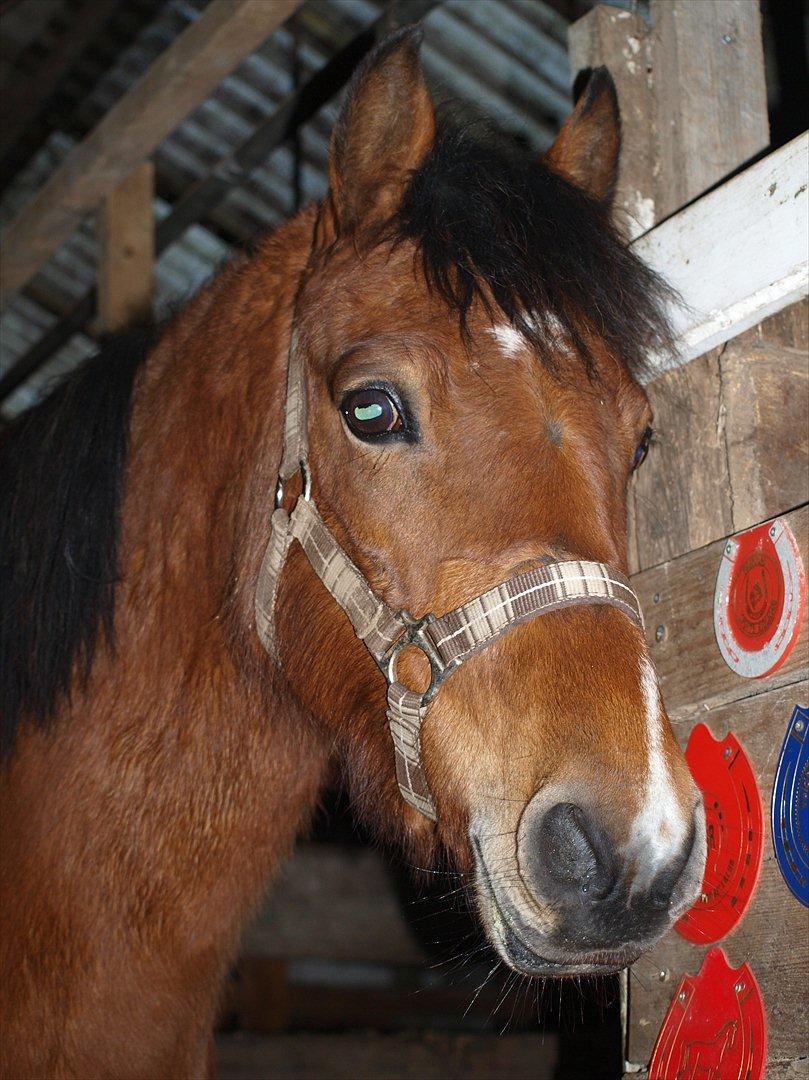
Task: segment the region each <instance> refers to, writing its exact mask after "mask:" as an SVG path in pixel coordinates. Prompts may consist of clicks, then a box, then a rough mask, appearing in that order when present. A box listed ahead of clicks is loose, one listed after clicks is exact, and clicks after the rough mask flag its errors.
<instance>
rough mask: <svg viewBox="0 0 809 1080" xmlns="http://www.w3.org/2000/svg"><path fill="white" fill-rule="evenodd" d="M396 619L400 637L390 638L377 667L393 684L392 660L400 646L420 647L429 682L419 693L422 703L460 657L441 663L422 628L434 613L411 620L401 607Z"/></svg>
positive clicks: (401, 647) (427, 623)
mask: <svg viewBox="0 0 809 1080" xmlns="http://www.w3.org/2000/svg"><path fill="white" fill-rule="evenodd" d="M396 618H397V619H399V621H400V622H401V623H402V624H403V627H404V629H403V631H402V634H401V636H400V637H398V638H397V639H396V641H394V643H393V645H392V646H391V647H390V649H389V650H388V652H387V653H386V654H385V655H384V656H383V657H382V658H381V659H380V660H379V661H378V664H379V668H380V670H381V672H382V674H383V675H384V676H385V678H386V679H387V680H388V683H389V684H390V683H394V682H396V681H397V679H396V660H397V658H398V656H399V653H400V652H401V651H402V649H406V648H408V647H409V646H411V645H413V646H415V647H416V648H417V649H421V651H422V652H423V653H424V655H425V656H426V657H427V661H428V663H429V665H430V685H429V686H428V687H427V689H426V690H425V691H424V693H423V694H422V695H421V698H422V701H423V702H424V704H425V705H426V704H427V703H428V702H430V701H432V700H433V698H434V697H435V695H436V694H437V693H438V689H439V687H440V686H441V684H442V683H443V682H444V680H445V679H446V678H447V677H448V676H449V675H451V674H452V672H453V671H454V670H455V668H456V667H458V665H459V663H460V660H452V661H451V662H450V663H449V664H445V663H444V661H443V660H442V659H441V656H440V655H439V653H438V650H437V649H436V647H435V645H433V643H432V641H431V640H430V638H429V637H428V636H427V633H426V629H427V627H428V626H429V625H430V623H433V622H435V615H433V614H427V615H424V616H423V617H422V618H421V619H414V618H413V616H412V615H411V614H410V612H409V611H404V610H403V611H397V612H396ZM414 693H418V691H414Z"/></svg>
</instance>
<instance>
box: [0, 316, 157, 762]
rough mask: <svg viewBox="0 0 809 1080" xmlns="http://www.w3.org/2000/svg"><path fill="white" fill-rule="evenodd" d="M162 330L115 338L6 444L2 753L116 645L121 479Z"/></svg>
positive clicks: (0, 491) (2, 476) (0, 633)
mask: <svg viewBox="0 0 809 1080" xmlns="http://www.w3.org/2000/svg"><path fill="white" fill-rule="evenodd" d="M154 336H155V335H154V331H153V330H151V329H149V330H145V329H139V330H136V331H133V332H131V333H128V334H126V335H123V336H121V337H120V338H115V339H111V340H110V341H109V342H108V343H107V344H106V345H105V346H104V347H103V348H102V349H101V351H100V352H99V354H98V355H97V356H96V357H94V358H93V360H91V361H90V362H89V363H88V364H86V365H85V366H83V367H82V368H81V370H80V371H78V372H77V373H76V374H75V375H73V376H71V377H70V378H69V379H68V380H67V381H66V382H65V383H64V384H63V385H62V386H60V387H59V388H58V389H57V390H56V391H55V392H54V393H53V394H52V395H51V396H50V397H49V398H48V399H47V400H46V401H44V402H43V403H42V404H41V405H39V406H37V407H36V408H35V409H32V410H31V411H30V412H29V413H26V414H25V415H24V416H22V417H21V418H20V419H19V420H18V421H16V422H15V424H14V425H13V426H12V427H11V428H10V429H9V431H8V432H6V433H5V434H4V436H3V440H2V444H1V445H0V604H1V605H2V607H0V749H2V752H3V754H7V753H8V752H10V750H11V748H12V746H13V744H14V738H15V735H16V732H17V729H18V726H19V723H20V721H21V720H22V719H23V717H26V718H28V717H30V718H31V719H32V720H34V721H35V722H37V723H40V724H42V723H44V722H45V720H47V718H48V717H49V716H50V714H51V713H52V712H53V709H54V706H55V704H56V702H57V700H58V698H59V697H60V696H61V695H63V694H65V693H67V692H68V690H69V689H70V684H71V681H72V678H73V675H74V672H77V673H78V674H79V676H80V677H84V678H86V677H87V675H88V673H89V670H90V665H91V663H92V659H93V653H94V650H95V647H96V644H97V642H98V637H99V634H100V633H101V632H102V631H103V633H104V634H105V635H106V637H107V640H108V641H110V642H111V641H112V615H113V599H114V592H115V583H116V578H117V547H118V525H119V507H120V494H121V480H122V475H123V470H124V464H125V461H126V453H127V444H128V434H129V409H130V401H131V397H132V387H133V382H134V378H135V374H136V372H137V370H138V366H139V365H140V363H141V361H142V360H143V358H144V357H145V355H146V353H147V352H148V349H149V346H150V344H151V342H152V340H153V338H154Z"/></svg>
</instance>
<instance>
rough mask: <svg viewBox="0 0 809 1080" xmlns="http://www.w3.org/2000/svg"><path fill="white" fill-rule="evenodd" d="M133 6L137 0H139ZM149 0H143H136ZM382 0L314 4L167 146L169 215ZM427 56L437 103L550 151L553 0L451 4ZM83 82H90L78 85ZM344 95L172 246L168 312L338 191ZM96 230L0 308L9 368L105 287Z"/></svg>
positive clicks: (556, 62)
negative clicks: (265, 235)
mask: <svg viewBox="0 0 809 1080" xmlns="http://www.w3.org/2000/svg"><path fill="white" fill-rule="evenodd" d="M128 2H129V0H128ZM135 2H137V0H135ZM204 7H205V0H167V2H166V3H165V4H164V5H163V6H162V7H161V8H160V9H159V11H158V14H157V16H156V17H155V18H154V19H153V20H152V21H151V22H149V23H148V24H147V25H146V26H145V28H144V29H143V30H142V31H141V33H140V34H139V35H138V36H137V38H136V39H135V41H134V42H133V43H132V44H131V45H130V46H129V47H128V48H126V49H125V50H124V51H123V52H122V53H121V54H120V56H119V57H118V59H117V61H116V62H115V64H114V65H113V67H112V68H111V70H110V71H109V72H108V73H107V75H106V76H104V77H103V78H101V79H100V81H98V83H97V85H95V87H94V88H93V90H92V92H90V93H89V94H86V95H84V96H83V97H82V98H81V99H80V100H79V101H78V102H77V104H76V108H75V110H74V112H73V114H72V116H71V120H70V124H69V125H68V126H69V127H70V128H71V131H64V130H61V131H57V132H55V133H53V134H52V135H51V136H50V138H49V139H48V141H47V143H46V145H45V146H43V147H42V148H41V150H40V151H39V153H38V154H37V155H36V157H35V158H34V159H33V160H32V161H31V162H30V163H29V165H28V166H27V167H26V168H25V169H24V170H23V171H22V172H21V173H20V174H18V175H17V176H16V177H15V179H14V181H13V183H12V184H11V185H10V186H9V187H8V188H7V190H6V192H5V193H4V197H3V200H2V203H0V221H2V222H3V223H6V222H8V221H9V220H10V219H11V218H12V217H14V215H15V214H16V213H18V212H19V210H20V209H21V208H22V207H23V206H24V205H25V203H26V202H27V201H28V200H29V199H30V197H31V196H32V194H33V193H34V192H35V191H36V190H37V189H38V188H39V187H40V186H41V185H42V184H43V183H44V181H45V180H46V178H47V177H48V175H49V174H50V173H51V172H52V171H53V170H54V168H55V167H56V166H57V165H58V164H59V163H60V162H61V161H63V160H64V159H65V157H66V156H67V155H68V153H69V152H70V150H71V149H72V147H73V146H74V145H75V143H76V141H78V139H79V138H81V137H82V136H83V134H85V133H86V132H88V131H89V130H91V129H92V128H93V127H94V126H95V124H96V123H97V122H98V120H99V119H100V118H101V117H102V116H103V115H104V113H106V112H107V111H108V110H109V108H110V107H111V106H112V105H113V104H114V103H115V102H116V101H117V100H118V99H119V98H120V97H121V96H122V95H123V94H124V93H125V92H126V90H127V89H128V88H129V87H130V86H131V85H132V83H133V82H134V81H135V79H137V78H138V77H139V76H140V75H141V74H142V73H143V72H144V71H146V69H147V68H148V67H149V65H150V64H151V63H152V62H153V61H154V60H155V59H156V57H157V56H158V55H159V54H160V53H161V52H162V51H163V50H164V49H165V48H166V47H167V46H168V45H169V44H170V43H171V42H172V41H173V40H174V39H175V38H176V37H177V36H178V35H179V34H180V33H182V31H183V30H184V29H185V28H186V26H188V24H189V23H191V22H192V21H194V20H195V19H196V18H198V16H199V13H200V11H201V10H202V9H203V8H204ZM383 10H384V3H383V2H382V0H309V2H308V3H307V4H305V5H304V7H303V8H301V9H300V10H299V12H298V13H296V15H295V16H294V17H293V19H291V20H289V21H288V22H287V23H286V24H285V25H284V26H283V27H281V28H279V29H278V30H277V31H276V32H275V33H274V34H273V35H272V37H271V38H269V39H268V41H267V42H265V44H264V45H263V46H262V48H261V49H260V50H258V51H257V52H256V53H255V54H254V55H252V56H251V57H249V58H248V59H247V60H246V61H245V62H244V63H243V64H241V65H240V66H239V68H238V69H237V71H236V72H235V73H234V74H232V75H231V76H229V77H228V78H226V79H225V80H224V81H223V83H222V84H221V85H220V86H219V87H218V89H217V90H216V92H215V93H214V94H213V95H212V96H211V97H210V98H209V99H208V100H207V101H205V102H204V103H203V104H202V105H200V106H199V108H198V109H196V110H195V112H194V113H193V114H192V115H191V116H189V117H188V118H187V119H186V120H185V121H184V122H183V123H182V124H181V125H180V126H179V127H178V128H177V129H176V130H175V132H174V133H173V134H172V135H171V136H170V137H169V138H167V139H166V140H165V141H164V142H163V143H162V144H161V146H160V147H159V148H158V150H157V153H156V155H155V166H156V178H157V192H158V196H159V197H158V198H157V199H156V205H155V212H156V216H157V217H158V219H160V218H161V217H163V216H165V215H166V214H167V213H168V212H169V210H170V204H169V202H167V201H166V200H167V199H171V200H173V199H176V198H177V197H178V196H179V194H180V193H181V192H182V191H183V190H184V189H185V188H187V187H188V185H189V184H191V183H192V182H193V181H195V180H197V179H199V178H200V177H202V176H204V175H205V174H206V173H207V172H208V171H209V170H210V169H211V167H212V166H214V165H215V164H216V163H217V162H218V161H219V159H220V158H222V157H223V156H226V155H227V154H228V153H229V152H230V151H232V150H233V149H234V148H235V147H236V146H238V145H239V143H240V142H242V141H243V140H244V139H245V138H246V137H247V136H248V135H249V134H250V133H251V131H252V130H253V128H254V127H255V125H256V124H257V123H259V122H260V121H261V120H263V119H264V118H266V117H268V116H270V115H272V113H273V112H274V111H275V109H276V108H277V106H278V104H279V103H280V102H281V100H282V99H283V98H284V96H285V95H286V94H288V93H290V92H291V91H292V90H293V89H294V86H295V79H297V81H298V85H299V84H300V82H302V81H305V80H306V79H307V78H308V77H309V76H310V75H311V74H312V73H313V72H314V71H316V70H317V69H319V68H320V67H321V66H322V65H323V64H324V63H325V62H326V60H327V59H328V58H329V57H330V56H331V55H333V54H334V53H335V52H336V51H337V50H339V49H340V48H341V47H342V46H343V45H344V44H346V43H347V41H348V40H350V39H351V38H352V37H353V36H354V35H356V34H357V33H358V32H360V31H361V30H363V29H365V28H366V27H368V26H369V25H370V24H371V23H373V22H374V21H375V20H376V19H377V18H378V17H379V16H380V14H381V13H382V12H383ZM424 30H425V39H424V45H423V49H422V58H423V62H424V66H425V70H426V73H427V77H428V80H429V82H430V84H431V87H432V88H433V91H434V93H435V96H436V98H437V99H439V100H441V99H445V98H454V99H458V100H460V101H461V102H464V103H466V104H468V105H472V106H474V107H475V108H477V109H479V110H481V111H483V112H485V113H487V114H489V115H490V116H492V117H493V118H494V119H496V120H498V121H499V122H500V123H502V124H504V125H506V126H507V127H509V128H510V129H512V130H517V131H519V132H521V133H522V135H523V136H524V137H525V138H526V139H527V140H528V141H529V142H530V143H531V144H533V145H534V146H536V147H537V148H542V147H544V146H546V145H547V144H548V143H549V142H550V141H551V139H552V137H553V135H554V132H555V131H556V130H557V128H558V125H559V123H560V121H561V120H562V118H563V117H564V116H565V115H566V113H567V112H568V111H569V108H570V94H569V74H568V61H567V52H566V46H565V37H566V30H567V24H566V21H565V19H564V18H563V17H562V16H560V15H559V13H558V12H557V11H555V10H554V9H553V8H552V7H550V6H549V5H547V4H545V3H543V2H542V0H445V2H444V3H443V4H441V5H440V6H439V7H437V8H435V9H434V10H433V11H432V12H431V13H430V14H429V15H428V16H427V18H426V20H425V23H424ZM80 83H81V80H79V84H80ZM338 108H339V101H338V100H335V101H332V102H331V103H329V104H328V105H327V106H325V107H324V108H323V109H322V110H321V111H320V113H319V114H318V115H317V116H316V117H314V118H313V120H312V121H311V122H309V123H308V124H306V125H305V126H304V127H303V128H302V130H301V132H300V136H299V140H298V143H299V155H300V156H299V157H298V158H296V155H295V153H294V152H293V148H292V147H290V146H281V147H279V148H278V149H277V150H275V151H274V152H273V153H272V154H271V155H270V156H269V158H268V159H267V160H266V161H265V162H264V163H263V164H262V165H261V166H260V167H258V168H256V169H255V170H254V171H253V172H252V173H251V175H250V176H249V177H248V178H247V180H246V181H245V182H244V183H243V184H242V185H241V186H239V187H237V188H234V189H233V190H231V192H230V193H229V194H228V195H227V197H226V198H225V199H224V201H223V202H222V203H221V204H220V205H219V206H218V207H217V208H216V210H215V211H214V212H213V213H212V214H211V215H210V218H209V220H208V221H206V224H205V226H201V225H199V226H194V227H192V228H191V229H189V230H188V231H187V232H186V233H185V235H184V236H183V238H182V239H181V240H180V241H179V242H177V243H176V244H174V245H173V247H171V248H170V249H169V250H168V251H166V252H165V253H164V254H163V255H162V257H161V258H160V259H159V260H158V263H157V266H156V300H157V311H158V314H160V312H161V310H165V309H166V308H168V307H172V308H173V307H175V306H176V305H177V303H178V301H182V300H184V299H186V298H187V297H188V296H190V295H191V294H192V293H193V292H194V291H196V289H197V288H198V287H199V285H200V284H201V283H202V282H204V281H205V280H206V279H207V278H209V277H210V276H211V275H212V274H213V273H214V272H215V270H216V268H217V267H218V266H219V265H220V263H221V262H222V260H223V259H225V258H227V256H228V254H229V252H230V251H231V250H232V245H233V243H237V242H243V241H246V240H248V239H250V238H251V237H254V236H256V235H257V234H259V233H260V232H262V231H264V230H266V229H268V228H272V227H273V226H275V225H277V224H278V222H279V221H282V220H283V219H284V218H285V217H286V216H288V215H289V214H290V213H291V212H293V211H294V209H295V198H296V170H297V185H298V188H299V191H300V194H301V196H302V200H303V202H309V201H311V200H313V199H318V198H320V197H321V196H322V195H323V193H324V192H325V189H326V161H327V152H328V137H329V132H330V130H331V126H332V124H333V122H334V119H335V117H336V115H337V111H338ZM93 231H94V225H93V222H92V220H88V221H87V222H85V224H84V225H83V226H82V228H81V229H80V230H79V231H78V232H77V233H76V234H75V235H74V236H73V237H72V238H71V239H70V240H69V241H68V242H67V243H65V244H64V245H63V246H62V247H61V248H60V249H59V251H58V252H57V253H56V255H55V256H54V257H53V259H51V260H50V262H49V263H48V264H47V265H46V266H45V267H43V269H42V270H41V271H40V272H39V273H38V274H37V275H36V277H35V279H34V280H33V281H32V283H31V285H30V287H29V289H28V290H27V295H25V296H18V297H16V298H15V299H13V300H12V302H11V303H10V304H9V306H8V307H7V308H6V310H5V311H4V312H3V313H2V315H1V316H0V344H2V357H0V365H2V370H7V369H8V367H10V366H11V365H13V363H14V362H15V360H17V358H18V357H20V356H21V355H23V354H24V353H25V351H26V350H27V349H28V348H29V347H30V346H31V345H32V344H34V342H36V341H37V340H38V339H39V337H40V336H41V335H42V334H43V333H44V332H45V331H46V330H47V329H49V328H50V327H51V326H52V325H54V323H55V322H56V321H58V315H59V314H60V313H63V312H65V311H66V310H68V309H69V308H70V306H71V305H72V304H73V303H75V301H77V300H78V299H80V298H81V297H82V295H83V294H84V293H85V291H86V290H87V289H88V288H89V287H90V286H92V285H93V284H94V282H95V267H96V243H95V238H94V234H93ZM92 349H93V342H92V341H91V340H90V339H89V338H87V337H85V336H84V335H75V336H74V337H73V339H72V340H71V341H70V343H69V344H68V345H67V346H66V347H64V348H63V349H62V350H60V352H59V353H58V354H57V355H56V356H55V357H53V358H52V360H51V361H50V362H49V363H48V364H47V365H46V367H45V368H43V369H42V370H41V371H40V372H39V373H38V374H37V375H36V376H34V377H33V378H32V379H31V380H29V382H28V383H27V384H25V385H24V386H22V387H20V389H19V390H18V391H17V393H16V394H15V395H14V396H13V397H12V398H11V399H10V400H9V401H8V402H7V403H6V405H5V408H4V412H5V414H6V415H11V414H13V413H14V412H18V411H20V410H21V409H24V408H26V407H27V406H28V405H29V404H30V403H32V402H33V401H34V400H36V399H37V397H38V396H39V395H40V394H41V392H42V388H43V387H44V386H46V385H47V384H50V383H51V382H52V380H53V379H54V377H56V376H58V375H59V374H60V373H62V372H64V371H65V370H67V369H69V368H70V367H72V366H73V365H74V364H75V363H77V362H78V361H79V360H81V359H82V358H83V357H84V356H86V355H88V353H89V352H91V351H92Z"/></svg>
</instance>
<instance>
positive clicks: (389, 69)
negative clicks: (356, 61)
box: [329, 27, 435, 234]
mask: <svg viewBox="0 0 809 1080" xmlns="http://www.w3.org/2000/svg"><path fill="white" fill-rule="evenodd" d="M420 42H421V32H420V30H419V29H418V28H415V27H405V28H404V29H402V30H398V31H396V33H394V34H391V35H390V37H388V38H386V39H385V41H383V42H382V43H381V44H380V45H378V46H377V48H376V49H374V51H373V52H372V53H371V54H370V55H369V56H367V57H366V58H365V60H364V61H363V63H362V64H361V65H360V67H359V68H358V69H357V71H356V72H355V74H354V77H353V78H352V80H351V84H350V85H349V88H348V92H347V95H346V100H345V104H344V105H343V111H342V113H341V115H340V119H339V120H338V121H337V124H336V125H335V127H334V131H333V132H332V137H331V150H330V155H329V183H330V196H329V205H330V209H331V214H332V216H333V225H334V228H335V230H336V232H337V233H338V234H344V233H350V232H354V231H355V230H357V229H359V228H365V227H366V226H371V227H373V226H377V225H380V224H382V223H383V222H384V221H387V220H388V219H389V218H390V217H391V215H392V214H393V213H394V212H395V210H396V209H397V207H398V206H399V203H400V202H401V199H402V195H403V194H404V190H405V187H406V186H407V183H408V181H409V179H410V175H411V173H412V172H413V170H414V169H417V168H418V166H419V165H420V164H421V162H422V161H423V160H424V157H425V156H426V154H427V152H428V151H429V149H430V147H431V146H432V143H433V139H434V137H435V113H434V111H433V106H432V102H431V101H430V95H429V93H428V91H427V86H426V84H425V82H424V75H423V72H422V69H421V64H420V63H419V58H418V47H419V44H420Z"/></svg>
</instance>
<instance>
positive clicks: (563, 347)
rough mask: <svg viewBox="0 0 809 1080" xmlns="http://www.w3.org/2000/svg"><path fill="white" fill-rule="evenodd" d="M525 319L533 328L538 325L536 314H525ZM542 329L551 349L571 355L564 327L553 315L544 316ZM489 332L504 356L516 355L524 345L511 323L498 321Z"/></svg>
mask: <svg viewBox="0 0 809 1080" xmlns="http://www.w3.org/2000/svg"><path fill="white" fill-rule="evenodd" d="M526 321H527V322H528V323H529V325H532V326H533V327H534V328H536V327H537V326H539V325H540V321H539V319H537V317H536V314H531V315H528V316H526ZM544 329H545V337H546V340H547V342H548V345H549V346H550V347H551V348H552V349H557V350H558V351H559V352H561V353H564V354H565V355H566V356H572V355H573V350H572V349H571V347H570V344H569V343H568V341H567V339H566V337H565V332H564V328H563V326H562V324H561V323H560V322H559V320H558V319H557V318H556V316H555V315H548V316H546V318H545V320H544ZM489 333H490V334H491V335H492V337H493V338H494V339H495V341H496V342H497V344H498V345H499V346H500V349H501V351H502V353H503V355H504V356H509V357H511V356H516V355H517V353H519V352H520V350H521V349H524V348H525V347H526V340H525V338H524V337H523V335H522V334H521V333H520V331H519V330H516V329H515V328H514V327H513V326H512V325H511V323H500V324H499V325H498V326H493V327H491V329H490V330H489Z"/></svg>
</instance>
